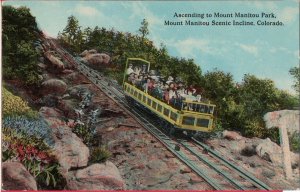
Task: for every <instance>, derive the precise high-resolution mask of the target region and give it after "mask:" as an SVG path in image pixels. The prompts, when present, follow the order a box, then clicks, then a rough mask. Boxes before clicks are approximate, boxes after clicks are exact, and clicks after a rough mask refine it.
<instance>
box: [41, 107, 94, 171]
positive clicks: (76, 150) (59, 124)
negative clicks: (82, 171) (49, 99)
mask: <svg viewBox="0 0 300 192" xmlns="http://www.w3.org/2000/svg"><path fill="white" fill-rule="evenodd" d="M39 114H40V115H41V116H42V117H44V119H45V120H46V122H47V123H48V124H49V126H50V128H52V133H53V135H52V137H53V139H54V142H55V144H54V148H53V150H54V152H53V154H54V155H55V157H56V159H57V160H58V162H59V164H60V165H61V166H62V169H63V170H68V169H70V168H71V167H75V168H76V167H83V166H87V163H88V159H89V156H90V153H89V149H88V147H87V146H86V145H85V144H84V143H83V142H82V140H81V139H80V138H79V137H78V136H77V135H76V134H74V133H73V132H72V129H71V128H70V127H68V126H67V125H66V122H64V121H62V120H61V116H63V115H61V112H60V111H59V110H57V109H55V108H50V107H42V108H41V109H40V111H39Z"/></svg>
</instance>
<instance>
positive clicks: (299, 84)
mask: <svg viewBox="0 0 300 192" xmlns="http://www.w3.org/2000/svg"><path fill="white" fill-rule="evenodd" d="M289 72H290V74H291V75H292V76H293V77H294V79H295V84H294V85H293V87H294V89H295V90H296V92H297V93H298V94H299V93H300V68H299V67H293V68H291V69H290V70H289Z"/></svg>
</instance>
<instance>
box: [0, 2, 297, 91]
mask: <svg viewBox="0 0 300 192" xmlns="http://www.w3.org/2000/svg"><path fill="white" fill-rule="evenodd" d="M3 4H4V5H12V6H15V7H19V6H27V7H29V8H30V9H31V13H32V14H33V15H34V16H35V17H36V19H37V22H38V24H39V26H40V27H41V28H42V30H43V31H45V32H46V33H47V34H48V35H50V36H52V37H56V36H57V34H58V32H59V31H62V30H63V28H64V27H65V26H66V24H67V18H68V17H69V16H70V15H74V16H75V17H76V18H77V19H78V20H79V24H80V25H81V26H82V27H91V28H93V27H95V26H99V27H105V28H108V29H110V28H114V29H115V30H118V31H123V32H131V33H135V34H137V33H138V29H139V27H140V26H141V21H142V20H143V19H146V20H147V21H148V22H149V33H150V34H149V35H148V38H149V39H150V40H152V41H153V42H154V44H155V45H156V46H157V47H159V46H160V44H161V43H163V44H164V45H165V46H166V47H167V50H168V52H169V54H170V55H172V56H175V57H184V58H192V59H194V61H195V63H196V64H198V65H200V67H201V69H202V72H203V73H205V72H207V71H212V70H214V69H218V70H223V71H225V72H230V73H231V74H232V75H233V77H234V80H235V81H236V82H241V81H242V79H243V76H244V74H253V75H255V76H257V77H259V78H268V79H272V80H273V81H274V82H275V85H276V87H278V88H280V89H283V90H286V91H288V92H290V93H292V94H294V93H295V91H294V90H293V88H292V85H293V81H294V79H293V77H292V76H291V75H290V74H289V72H288V71H289V69H290V68H292V67H295V66H299V0H286V1H225V0H224V1H221V0H218V1H203V0H202V1H185V2H180V1H144V2H141V1H45V0H43V1H15V0H11V1H5V2H4V3H3ZM175 12H176V13H191V14H192V13H199V14H202V13H204V14H207V13H211V14H213V16H212V17H210V18H208V17H205V18H204V19H201V18H176V17H174V14H175ZM217 12H219V13H224V14H227V13H233V14H234V13H235V12H240V13H245V14H246V13H254V14H259V16H260V17H259V18H215V17H214V13H217ZM262 13H266V14H269V13H273V14H274V15H275V17H276V18H265V17H263V18H262V17H261V14H262ZM168 20H169V21H175V22H177V21H183V22H185V20H191V21H201V22H202V21H209V22H210V24H211V22H212V20H215V21H225V20H227V21H231V22H232V20H236V21H253V22H254V24H255V26H224V25H223V26H212V25H209V26H185V25H183V26H167V25H164V23H165V21H168ZM257 20H261V21H268V22H270V21H274V22H276V21H281V22H282V23H283V26H262V25H257V23H256V22H257ZM99 43H101V42H99Z"/></svg>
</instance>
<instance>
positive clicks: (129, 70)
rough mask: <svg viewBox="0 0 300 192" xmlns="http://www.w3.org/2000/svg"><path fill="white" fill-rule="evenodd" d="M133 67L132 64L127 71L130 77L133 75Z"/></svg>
mask: <svg viewBox="0 0 300 192" xmlns="http://www.w3.org/2000/svg"><path fill="white" fill-rule="evenodd" d="M132 67H133V65H132V64H131V63H130V64H129V66H128V69H127V70H126V75H130V74H131V73H133V72H134V71H133V69H132Z"/></svg>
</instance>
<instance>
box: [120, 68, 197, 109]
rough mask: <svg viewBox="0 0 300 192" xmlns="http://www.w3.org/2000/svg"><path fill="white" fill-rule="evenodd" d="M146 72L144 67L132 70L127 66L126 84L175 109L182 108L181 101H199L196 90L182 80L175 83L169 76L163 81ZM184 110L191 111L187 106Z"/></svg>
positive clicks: (152, 72)
mask: <svg viewBox="0 0 300 192" xmlns="http://www.w3.org/2000/svg"><path fill="white" fill-rule="evenodd" d="M146 71H147V69H146V67H145V66H143V67H141V68H140V67H134V68H133V65H132V64H129V67H128V69H127V72H126V73H127V75H128V79H127V80H128V82H129V83H130V84H133V85H135V86H136V87H137V88H138V89H140V90H142V91H145V92H147V93H148V94H150V95H151V96H153V97H155V98H157V99H159V100H161V101H164V102H166V103H167V104H169V105H171V106H173V107H174V108H177V109H181V108H182V106H183V105H182V104H183V101H187V102H192V101H194V102H200V101H201V95H200V94H199V93H198V94H197V90H196V89H195V88H194V87H193V86H192V85H190V86H186V85H185V84H184V82H183V81H182V80H176V81H175V80H174V78H173V77H171V76H169V77H168V78H167V79H164V78H162V77H160V76H159V75H157V74H156V72H155V71H153V70H151V71H150V72H149V73H147V72H146ZM185 109H186V110H193V109H192V108H191V107H189V106H188V105H187V106H185Z"/></svg>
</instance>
